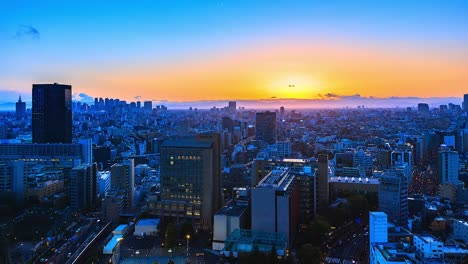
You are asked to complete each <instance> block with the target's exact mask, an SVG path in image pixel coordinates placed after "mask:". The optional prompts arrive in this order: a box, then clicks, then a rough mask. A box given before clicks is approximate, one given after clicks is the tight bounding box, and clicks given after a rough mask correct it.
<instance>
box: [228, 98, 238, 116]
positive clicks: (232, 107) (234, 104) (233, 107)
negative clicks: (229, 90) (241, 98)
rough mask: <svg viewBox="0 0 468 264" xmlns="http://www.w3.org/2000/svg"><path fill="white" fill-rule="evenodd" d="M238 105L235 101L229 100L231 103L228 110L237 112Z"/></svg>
mask: <svg viewBox="0 0 468 264" xmlns="http://www.w3.org/2000/svg"><path fill="white" fill-rule="evenodd" d="M236 105H237V104H236V102H235V101H231V102H229V104H228V110H229V112H230V113H235V112H236V108H237V107H236Z"/></svg>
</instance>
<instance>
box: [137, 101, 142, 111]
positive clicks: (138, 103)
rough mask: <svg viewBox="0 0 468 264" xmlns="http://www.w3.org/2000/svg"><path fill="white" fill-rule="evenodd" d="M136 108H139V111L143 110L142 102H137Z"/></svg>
mask: <svg viewBox="0 0 468 264" xmlns="http://www.w3.org/2000/svg"><path fill="white" fill-rule="evenodd" d="M136 107H137V108H138V109H140V108H141V102H140V101H137V102H136Z"/></svg>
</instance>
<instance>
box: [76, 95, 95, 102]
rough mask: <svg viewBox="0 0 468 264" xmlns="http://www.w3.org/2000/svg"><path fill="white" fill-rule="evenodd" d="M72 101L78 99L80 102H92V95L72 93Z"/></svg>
mask: <svg viewBox="0 0 468 264" xmlns="http://www.w3.org/2000/svg"><path fill="white" fill-rule="evenodd" d="M72 100H73V101H80V102H87V103H90V102H94V97H92V96H89V95H87V94H85V93H74V94H73V96H72Z"/></svg>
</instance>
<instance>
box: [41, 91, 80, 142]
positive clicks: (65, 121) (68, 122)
mask: <svg viewBox="0 0 468 264" xmlns="http://www.w3.org/2000/svg"><path fill="white" fill-rule="evenodd" d="M71 103H72V99H71V85H63V84H57V83H54V84H33V89H32V136H33V143H71V142H72V110H71Z"/></svg>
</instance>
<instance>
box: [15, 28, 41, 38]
mask: <svg viewBox="0 0 468 264" xmlns="http://www.w3.org/2000/svg"><path fill="white" fill-rule="evenodd" d="M26 37H28V38H31V39H39V38H40V37H41V34H40V33H39V30H37V29H36V28H35V27H32V26H28V25H19V26H18V28H17V29H16V34H15V35H14V38H17V39H21V38H26Z"/></svg>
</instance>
